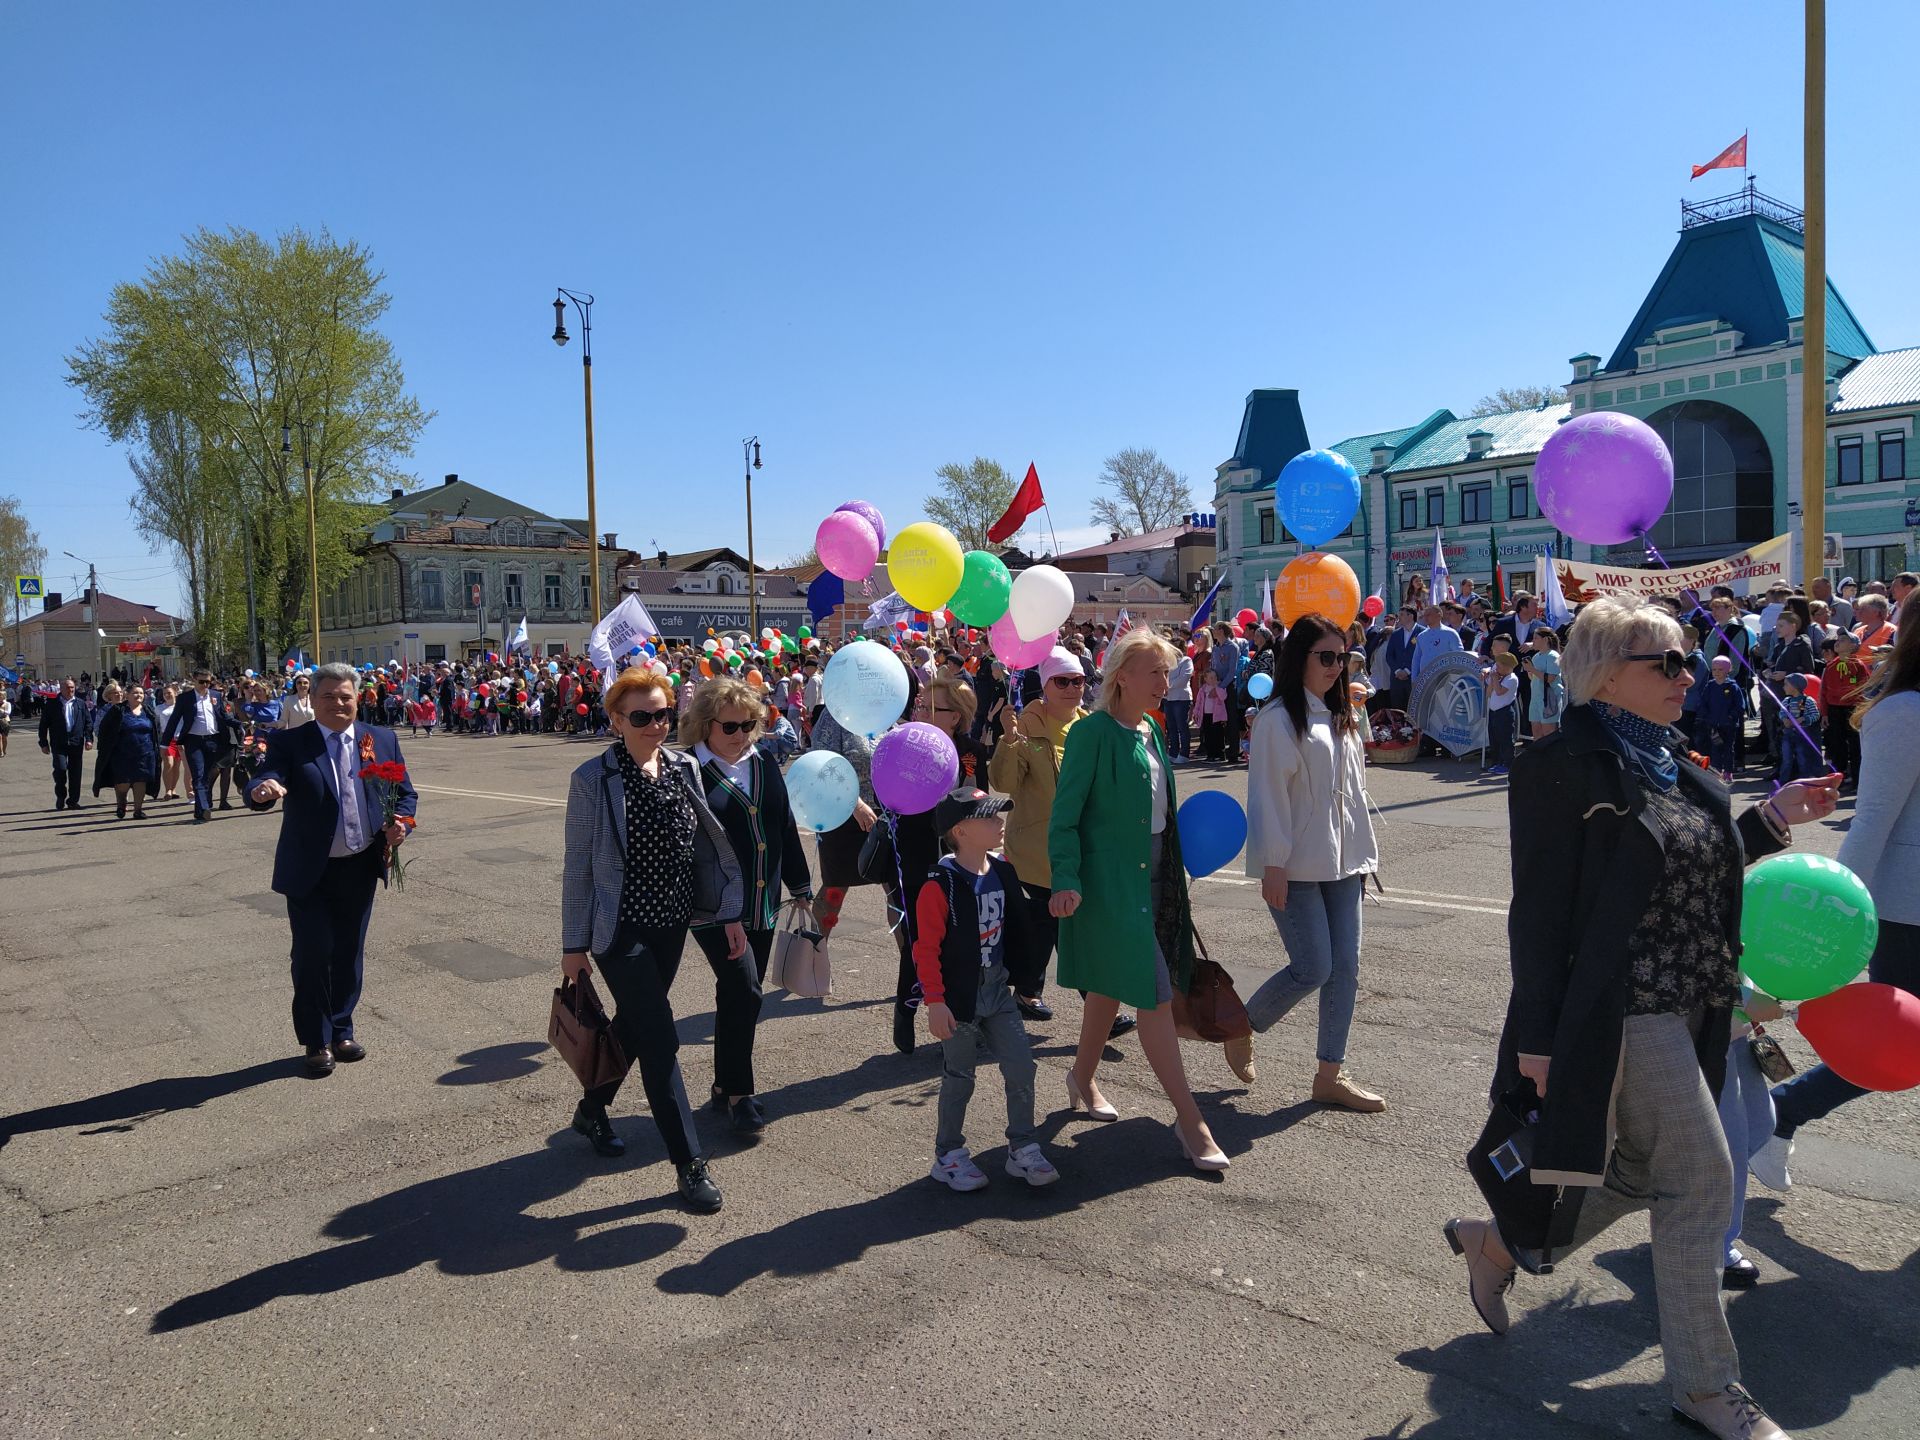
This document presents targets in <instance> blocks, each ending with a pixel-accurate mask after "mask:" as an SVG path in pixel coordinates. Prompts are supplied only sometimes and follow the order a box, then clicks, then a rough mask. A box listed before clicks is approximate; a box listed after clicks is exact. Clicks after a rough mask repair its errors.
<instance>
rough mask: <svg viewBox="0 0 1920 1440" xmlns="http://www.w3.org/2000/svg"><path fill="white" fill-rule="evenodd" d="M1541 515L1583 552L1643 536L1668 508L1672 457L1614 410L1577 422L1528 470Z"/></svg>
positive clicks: (1642, 424) (1654, 436)
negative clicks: (1582, 547)
mask: <svg viewBox="0 0 1920 1440" xmlns="http://www.w3.org/2000/svg"><path fill="white" fill-rule="evenodd" d="M1533 485H1534V493H1535V494H1536V495H1538V496H1539V497H1540V513H1541V514H1542V515H1544V516H1546V517H1547V519H1549V520H1551V521H1552V522H1553V523H1554V524H1555V525H1556V526H1557V527H1559V529H1560V530H1561V532H1562V533H1563V534H1567V535H1571V536H1572V537H1573V538H1574V539H1575V540H1583V541H1585V542H1586V543H1587V544H1589V545H1620V544H1624V543H1625V542H1626V541H1628V540H1636V539H1638V538H1639V537H1640V536H1642V535H1644V534H1646V532H1647V531H1649V530H1651V529H1652V528H1653V527H1654V526H1655V525H1656V524H1658V523H1659V520H1660V517H1661V516H1662V515H1664V514H1666V512H1667V506H1668V505H1669V504H1671V503H1672V501H1673V456H1672V455H1670V454H1668V453H1667V446H1666V442H1665V441H1664V440H1662V439H1661V438H1660V435H1659V432H1658V431H1656V430H1655V429H1654V428H1653V427H1652V426H1651V425H1649V424H1647V423H1646V421H1644V420H1636V419H1634V417H1633V416H1631V415H1622V414H1621V413H1619V412H1618V411H1615V410H1596V411H1591V412H1589V413H1588V414H1585V415H1576V416H1574V418H1573V419H1571V420H1569V421H1567V422H1566V423H1565V424H1563V425H1562V426H1561V427H1560V428H1559V429H1558V430H1556V431H1554V432H1553V434H1552V435H1550V436H1549V437H1548V438H1547V443H1546V444H1544V445H1542V446H1541V447H1540V457H1539V459H1537V460H1535V461H1534V462H1533Z"/></svg>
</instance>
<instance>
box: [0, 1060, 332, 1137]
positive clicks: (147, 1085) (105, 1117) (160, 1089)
mask: <svg viewBox="0 0 1920 1440" xmlns="http://www.w3.org/2000/svg"><path fill="white" fill-rule="evenodd" d="M301 1068H302V1061H301V1058H300V1057H299V1056H297V1055H288V1056H283V1057H281V1058H280V1059H277V1060H263V1061H261V1062H260V1063H259V1064H257V1065H248V1066H245V1067H243V1068H241V1069H239V1070H228V1071H226V1072H225V1073H224V1074H220V1075H179V1076H175V1077H173V1078H171V1079H166V1080H143V1081H141V1082H140V1084H138V1085H129V1086H127V1087H126V1088H125V1089H124V1090H112V1091H109V1092H108V1093H106V1094H104V1095H95V1096H93V1097H92V1098H91V1099H87V1100H71V1101H68V1102H67V1103H66V1104H64V1105H48V1106H46V1107H44V1108H42V1109H39V1110H23V1111H21V1112H20V1113H19V1114H18V1115H8V1116H5V1117H0V1145H5V1144H6V1143H7V1141H8V1140H10V1139H12V1138H13V1137H14V1136H15V1135H26V1134H29V1133H31V1132H32V1131H35V1130H64V1129H67V1128H69V1127H74V1128H78V1127H82V1126H96V1127H98V1128H96V1129H92V1130H84V1129H83V1130H82V1131H81V1133H82V1134H86V1135H98V1134H103V1133H105V1134H117V1133H122V1132H125V1131H128V1130H131V1129H133V1127H134V1126H136V1125H138V1124H139V1123H140V1122H141V1121H143V1120H146V1119H149V1118H151V1117H152V1116H155V1115H163V1114H168V1113H171V1112H172V1111H175V1110H193V1109H196V1108H198V1107H199V1106H201V1105H204V1104H206V1103H207V1102H208V1101H209V1100H218V1099H221V1098H222V1097H224V1096H227V1095H233V1094H237V1093H238V1092H239V1091H242V1090H246V1089H250V1088H251V1087H253V1086H255V1085H265V1084H267V1083H268V1082H269V1081H273V1080H292V1079H296V1078H298V1077H299V1076H300V1074H301Z"/></svg>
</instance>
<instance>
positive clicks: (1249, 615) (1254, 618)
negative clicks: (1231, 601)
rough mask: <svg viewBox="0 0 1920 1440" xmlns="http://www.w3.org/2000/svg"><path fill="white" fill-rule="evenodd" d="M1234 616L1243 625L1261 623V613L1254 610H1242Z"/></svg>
mask: <svg viewBox="0 0 1920 1440" xmlns="http://www.w3.org/2000/svg"><path fill="white" fill-rule="evenodd" d="M1233 618H1234V619H1235V620H1238V621H1239V622H1240V623H1241V624H1242V625H1258V624H1259V623H1260V617H1259V615H1258V614H1256V613H1255V612H1254V611H1252V610H1242V611H1241V612H1240V613H1239V614H1238V615H1236V616H1234V617H1233Z"/></svg>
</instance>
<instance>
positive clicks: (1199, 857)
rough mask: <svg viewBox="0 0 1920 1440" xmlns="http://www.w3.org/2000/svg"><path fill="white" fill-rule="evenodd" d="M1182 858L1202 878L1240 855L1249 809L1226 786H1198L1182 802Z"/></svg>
mask: <svg viewBox="0 0 1920 1440" xmlns="http://www.w3.org/2000/svg"><path fill="white" fill-rule="evenodd" d="M1176 819H1177V820H1178V823H1179V826H1180V860H1181V863H1182V864H1184V865H1185V866H1186V867H1187V874H1189V875H1191V876H1192V877H1193V878H1194V879H1196V880H1198V879H1199V878H1200V877H1201V876H1202V875H1211V874H1213V872H1214V871H1216V870H1218V869H1219V868H1220V867H1221V866H1222V865H1225V864H1227V863H1228V862H1230V861H1231V860H1232V859H1233V857H1234V856H1236V855H1238V854H1239V853H1240V851H1241V848H1242V847H1243V846H1245V845H1246V843H1247V812H1246V811H1245V810H1244V809H1242V808H1241V806H1240V802H1239V801H1238V800H1236V799H1234V798H1233V796H1231V795H1229V794H1228V793H1227V792H1226V791H1224V790H1198V791H1195V792H1194V793H1193V794H1191V795H1189V796H1188V797H1187V798H1186V799H1185V800H1182V801H1181V802H1180V811H1179V814H1178V816H1177V817H1176Z"/></svg>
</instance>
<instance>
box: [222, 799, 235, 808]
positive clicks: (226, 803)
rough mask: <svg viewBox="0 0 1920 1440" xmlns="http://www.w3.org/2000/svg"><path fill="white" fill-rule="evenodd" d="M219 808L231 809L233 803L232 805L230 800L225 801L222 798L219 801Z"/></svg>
mask: <svg viewBox="0 0 1920 1440" xmlns="http://www.w3.org/2000/svg"><path fill="white" fill-rule="evenodd" d="M220 808H221V809H222V810H231V809H233V805H232V803H231V802H229V801H226V800H222V801H221V802H220Z"/></svg>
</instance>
